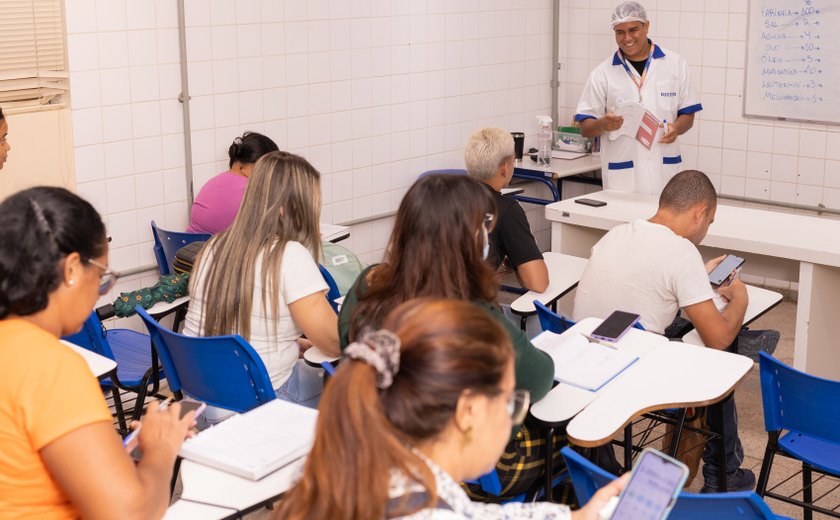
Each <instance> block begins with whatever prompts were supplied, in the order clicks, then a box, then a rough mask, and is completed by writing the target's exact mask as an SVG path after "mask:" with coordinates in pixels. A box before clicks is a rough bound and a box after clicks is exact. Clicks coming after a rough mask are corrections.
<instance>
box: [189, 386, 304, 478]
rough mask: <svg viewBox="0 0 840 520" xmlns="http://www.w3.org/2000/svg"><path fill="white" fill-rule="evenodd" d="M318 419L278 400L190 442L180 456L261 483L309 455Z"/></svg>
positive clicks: (221, 424) (291, 404)
mask: <svg viewBox="0 0 840 520" xmlns="http://www.w3.org/2000/svg"><path fill="white" fill-rule="evenodd" d="M317 419H318V411H317V410H314V409H312V408H306V407H305V406H300V405H297V404H293V403H289V402H286V401H281V400H279V399H275V400H274V401H271V402H269V403H266V404H264V405H262V406H259V407H257V408H254V409H253V410H251V411H249V412H247V413H244V414H239V415H234V416H233V417H231V418H230V419H227V420H226V421H223V422H221V423H219V424H217V425H216V426H213V427H212V428H209V429H207V430H204V431H203V432H201V433H199V434H198V435H196V436H195V437H193V438H192V439H188V440H187V441H185V442H184V444H183V446H181V452H180V455H181V456H182V457H184V458H185V459H189V460H192V461H195V462H200V463H201V464H205V465H207V466H211V467H214V468H218V469H221V470H224V471H227V472H229V473H233V474H234V475H239V476H241V477H245V478H249V479H251V480H259V479H261V478H263V477H264V476H266V475H268V474H269V473H272V472H274V471H276V470H277V469H279V468H281V467H283V466H285V465H286V464H289V463H290V462H292V461H294V460H297V459H299V458H300V457H302V456H303V455H306V454H307V453H308V452H309V450H310V449H311V448H312V442H313V441H314V440H315V422H316V420H317Z"/></svg>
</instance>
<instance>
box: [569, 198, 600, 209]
mask: <svg viewBox="0 0 840 520" xmlns="http://www.w3.org/2000/svg"><path fill="white" fill-rule="evenodd" d="M575 202H577V203H578V204H583V205H584V206H592V207H593V208H600V207H601V206H606V205H607V203H606V202H604V201H603V200H595V199H575Z"/></svg>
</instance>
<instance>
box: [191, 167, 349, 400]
mask: <svg viewBox="0 0 840 520" xmlns="http://www.w3.org/2000/svg"><path fill="white" fill-rule="evenodd" d="M320 211H321V187H320V175H319V174H318V172H317V171H316V170H315V168H313V167H312V165H310V164H309V162H307V161H306V159H304V158H302V157H299V156H297V155H293V154H290V153H286V152H271V153H268V154H266V155H264V156H262V157H261V158H260V159H259V161H257V163H256V165H255V167H254V170H253V172H252V174H251V178H250V180H249V182H248V186H247V188H246V189H245V195H244V197H243V199H242V205H241V207H240V209H239V213H238V214H237V215H236V218H235V219H234V221H233V223H232V224H231V225H230V227H229V228H228V229H227V230H225V231H223V232H222V233H219V234H218V235H216V236H215V237H213V238H212V239H210V241H209V242H208V243H207V246H206V247H205V248H204V249H203V251H202V253H201V255H200V256H199V257H198V259H197V260H196V266H195V269H194V271H193V275H192V276H193V277H192V280H191V282H190V295H191V302H190V309H189V312H188V313H187V317H186V322H185V325H184V334H186V335H189V336H220V335H224V334H239V335H241V336H242V337H244V338H245V339H246V340H247V341H248V342H249V343H250V344H251V345H252V346H253V347H254V349H255V350H256V351H257V352H258V353H259V354H260V357H261V358H262V360H263V361H264V362H265V365H266V368H267V369H268V374H269V376H270V377H271V382H272V385H273V386H274V389H275V390H276V391H277V396H278V397H279V398H281V399H285V400H288V401H293V402H298V403H300V404H304V405H307V406H313V407H315V406H317V402H318V397H319V396H320V393H321V389H322V382H321V379H320V373H321V370H320V369H315V368H312V367H308V366H306V364H305V363H304V362H303V361H302V360H299V357H300V348H301V346H302V345H306V344H308V342H307V341H306V340H302V339H300V337H301V335H305V336H306V338H307V339H308V340H309V341H311V342H312V343H313V344H315V345H317V346H318V347H319V348H320V349H321V350H323V351H324V352H325V353H327V354H328V355H338V353H339V351H338V332H337V318H336V314H335V312H334V311H333V309H332V307H330V305H329V303H328V302H327V299H326V297H325V294H326V292H327V284H326V282H324V279H323V277H322V276H321V274H320V272H319V271H318V264H317V260H316V259H317V258H318V257H320V253H321V235H320V232H319V228H318V221H319V216H320Z"/></svg>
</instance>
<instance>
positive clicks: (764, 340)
mask: <svg viewBox="0 0 840 520" xmlns="http://www.w3.org/2000/svg"><path fill="white" fill-rule="evenodd" d="M779 337H780V336H779V331H777V330H742V331H741V332H739V333H738V354H741V355H742V356H747V357H748V358H750V359H752V360H753V361H755V362H756V363H757V362H758V353H759V352H767V353H768V354H770V355H771V356H772V355H773V352H775V350H776V345H778V344H779Z"/></svg>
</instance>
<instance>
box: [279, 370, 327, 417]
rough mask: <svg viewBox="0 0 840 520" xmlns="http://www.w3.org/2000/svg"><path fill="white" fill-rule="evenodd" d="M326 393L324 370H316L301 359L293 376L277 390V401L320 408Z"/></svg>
mask: <svg viewBox="0 0 840 520" xmlns="http://www.w3.org/2000/svg"><path fill="white" fill-rule="evenodd" d="M323 391H324V369H322V368H315V367H312V366H309V365H307V364H306V361H304V360H302V359H299V360H297V363H295V367H294V368H293V369H292V375H291V376H289V379H287V380H286V382H285V383H283V385H282V386H280V388H278V389H277V399H282V400H284V401H289V402H291V403H297V404H300V405H303V406H306V407H308V408H318V402H319V401H320V400H321V392H323Z"/></svg>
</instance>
